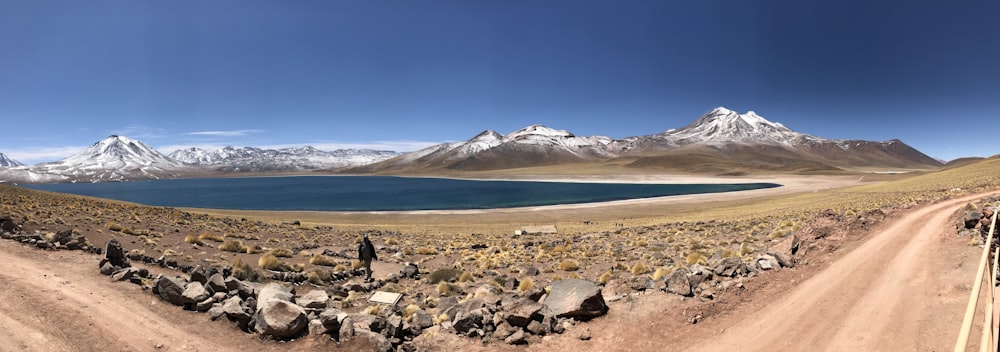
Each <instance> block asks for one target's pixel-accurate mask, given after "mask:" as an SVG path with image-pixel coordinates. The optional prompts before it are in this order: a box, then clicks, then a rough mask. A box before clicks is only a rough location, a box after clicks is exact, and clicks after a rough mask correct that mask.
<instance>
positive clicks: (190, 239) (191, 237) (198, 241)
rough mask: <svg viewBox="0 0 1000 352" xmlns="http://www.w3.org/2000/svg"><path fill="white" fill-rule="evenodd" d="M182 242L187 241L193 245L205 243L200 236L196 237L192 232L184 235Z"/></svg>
mask: <svg viewBox="0 0 1000 352" xmlns="http://www.w3.org/2000/svg"><path fill="white" fill-rule="evenodd" d="M184 242H187V243H190V244H193V245H198V246H202V245H205V242H202V241H201V238H198V236H196V235H194V234H190V235H187V236H184Z"/></svg>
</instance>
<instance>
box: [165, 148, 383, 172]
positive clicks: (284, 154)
mask: <svg viewBox="0 0 1000 352" xmlns="http://www.w3.org/2000/svg"><path fill="white" fill-rule="evenodd" d="M398 154H399V153H396V152H392V151H384V150H370V149H360V150H359V149H337V150H334V151H325V150H321V149H319V148H316V147H313V146H309V145H307V146H301V147H289V148H282V149H262V148H255V147H234V146H226V147H223V148H221V149H202V148H195V147H191V148H185V149H179V150H176V151H174V152H173V153H170V157H171V158H173V159H175V160H177V161H180V162H182V163H184V164H187V165H194V166H208V167H213V168H216V169H219V170H224V171H290V170H315V169H326V168H339V167H349V166H359V165H365V164H370V163H373V162H377V161H381V160H385V159H388V158H391V157H394V156H396V155H398Z"/></svg>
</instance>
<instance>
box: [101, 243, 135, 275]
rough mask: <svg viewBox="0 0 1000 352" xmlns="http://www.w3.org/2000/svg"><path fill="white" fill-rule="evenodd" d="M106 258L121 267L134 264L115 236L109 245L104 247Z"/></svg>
mask: <svg viewBox="0 0 1000 352" xmlns="http://www.w3.org/2000/svg"><path fill="white" fill-rule="evenodd" d="M104 259H105V260H107V261H108V262H109V263H111V265H114V266H117V267H119V268H127V267H130V266H132V265H131V264H130V263H129V261H128V258H127V257H126V256H125V249H124V248H122V245H121V243H118V240H116V239H113V238H112V239H111V240H110V241H108V244H107V246H106V247H105V248H104Z"/></svg>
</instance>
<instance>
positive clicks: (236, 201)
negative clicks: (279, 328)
mask: <svg viewBox="0 0 1000 352" xmlns="http://www.w3.org/2000/svg"><path fill="white" fill-rule="evenodd" d="M778 186H780V185H777V184H773V183H748V184H609V183H561V182H531V181H472V180H455V179H440V178H409V177H387V176H290V177H248V178H201V179H176V180H152V181H133V182H103V183H75V184H39V185H24V187H28V188H34V189H41V190H47V191H55V192H63V193H71V194H79V195H86V196H94V197H100V198H110V199H117V200H124V201H129V202H135V203H142V204H147V205H156V206H170V207H193V208H217V209H239V210H336V211H389V210H450V209H490V208H512V207H524V206H538V205H554V204H574V203H590V202H605V201H612V200H622V199H636V198H650V197H661V196H671V195H681V194H698V193H716V192H732V191H742V190H750V189H760V188H771V187H778Z"/></svg>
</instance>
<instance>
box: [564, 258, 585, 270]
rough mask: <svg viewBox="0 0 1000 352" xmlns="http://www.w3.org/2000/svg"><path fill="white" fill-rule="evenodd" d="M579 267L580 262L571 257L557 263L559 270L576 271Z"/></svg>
mask: <svg viewBox="0 0 1000 352" xmlns="http://www.w3.org/2000/svg"><path fill="white" fill-rule="evenodd" d="M579 269H580V262H578V261H576V260H573V259H566V260H563V261H562V262H561V263H559V270H562V271H577V270H579Z"/></svg>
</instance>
